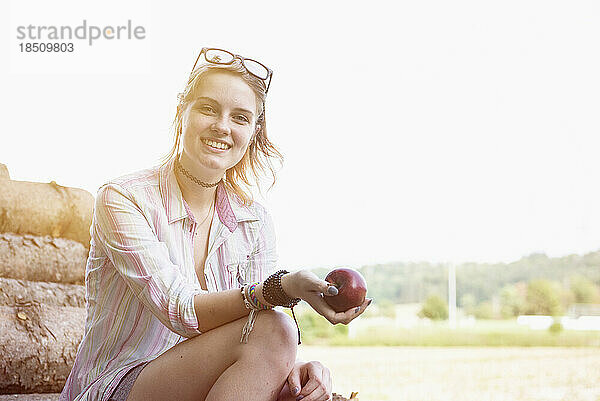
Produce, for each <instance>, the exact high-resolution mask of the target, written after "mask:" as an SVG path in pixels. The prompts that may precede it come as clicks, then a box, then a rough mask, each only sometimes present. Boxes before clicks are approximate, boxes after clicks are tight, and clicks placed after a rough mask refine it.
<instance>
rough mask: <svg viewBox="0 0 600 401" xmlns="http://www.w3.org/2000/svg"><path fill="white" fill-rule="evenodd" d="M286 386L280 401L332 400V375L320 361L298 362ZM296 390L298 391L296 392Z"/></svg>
mask: <svg viewBox="0 0 600 401" xmlns="http://www.w3.org/2000/svg"><path fill="white" fill-rule="evenodd" d="M286 384H287V385H286V386H283V389H282V392H281V393H280V397H279V398H278V400H282V401H283V400H302V401H327V400H331V373H330V372H329V369H327V368H326V367H325V366H323V364H322V363H321V362H319V361H310V362H300V361H298V362H296V364H295V365H294V367H293V368H292V371H291V372H290V374H289V375H288V378H287V383H286ZM294 388H297V389H298V391H297V392H294V391H293V390H294ZM286 389H287V390H286ZM284 393H285V394H284ZM290 393H291V394H290ZM282 396H283V397H282ZM300 397H302V398H300Z"/></svg>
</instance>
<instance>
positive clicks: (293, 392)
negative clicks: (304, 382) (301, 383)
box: [292, 387, 300, 395]
mask: <svg viewBox="0 0 600 401" xmlns="http://www.w3.org/2000/svg"><path fill="white" fill-rule="evenodd" d="M298 391H300V389H299V388H298V387H294V388H293V389H292V394H294V395H296V394H298Z"/></svg>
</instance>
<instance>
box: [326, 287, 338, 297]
mask: <svg viewBox="0 0 600 401" xmlns="http://www.w3.org/2000/svg"><path fill="white" fill-rule="evenodd" d="M327 292H328V293H329V295H337V294H338V289H337V288H335V287H334V286H332V285H330V286H329V288H328V289H327Z"/></svg>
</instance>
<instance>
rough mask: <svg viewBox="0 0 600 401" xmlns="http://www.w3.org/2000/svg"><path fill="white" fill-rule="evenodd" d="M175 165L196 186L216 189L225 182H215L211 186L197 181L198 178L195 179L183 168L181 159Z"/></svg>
mask: <svg viewBox="0 0 600 401" xmlns="http://www.w3.org/2000/svg"><path fill="white" fill-rule="evenodd" d="M175 164H176V165H177V168H178V169H179V170H180V171H181V172H182V173H183V175H185V176H186V177H187V178H189V179H190V180H192V181H194V182H195V183H196V184H198V185H202V186H203V187H204V188H211V187H214V186H215V185H217V184H219V183H220V182H221V181H222V180H223V179H222V178H221V179H220V180H219V181H217V182H215V183H214V184H209V183H206V182H204V181H200V180H199V179H197V178H196V177H194V176H193V175H191V174H190V173H189V172H188V171H187V170H186V169H184V168H183V166H182V165H181V163H180V162H179V159H175Z"/></svg>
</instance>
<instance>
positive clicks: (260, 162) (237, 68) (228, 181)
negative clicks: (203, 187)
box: [161, 58, 283, 205]
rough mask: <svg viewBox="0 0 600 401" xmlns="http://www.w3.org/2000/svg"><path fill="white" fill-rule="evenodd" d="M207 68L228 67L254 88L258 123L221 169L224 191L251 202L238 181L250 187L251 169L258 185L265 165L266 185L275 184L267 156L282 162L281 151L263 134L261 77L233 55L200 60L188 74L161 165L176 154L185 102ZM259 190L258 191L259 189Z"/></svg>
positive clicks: (265, 133)
mask: <svg viewBox="0 0 600 401" xmlns="http://www.w3.org/2000/svg"><path fill="white" fill-rule="evenodd" d="M211 71H228V72H231V73H234V74H236V75H238V76H240V77H241V78H242V79H243V80H244V81H245V82H246V83H247V84H248V85H249V86H250V88H252V90H253V91H254V94H255V95H256V103H257V105H258V118H257V120H256V123H257V124H260V131H258V133H257V134H256V135H255V136H254V137H253V139H252V140H251V141H250V144H249V145H248V149H247V150H246V153H244V156H243V157H242V159H241V160H240V161H239V162H238V163H237V164H236V165H235V166H233V167H231V168H230V169H228V170H227V171H226V172H225V179H224V181H223V183H224V184H225V188H226V189H228V190H229V191H228V192H232V193H233V194H235V195H237V197H238V199H239V201H240V202H241V203H242V204H243V205H251V204H252V202H253V198H252V193H251V192H249V191H248V192H247V191H245V190H244V188H242V183H243V184H245V185H246V186H247V187H248V188H249V187H251V184H250V181H249V179H248V173H249V172H252V175H253V176H254V180H255V181H256V183H257V184H258V188H259V191H260V190H261V189H260V177H261V175H265V174H266V171H267V168H268V169H269V170H270V173H271V176H272V178H273V183H272V184H271V186H270V187H269V189H271V188H272V187H273V185H275V181H276V175H275V169H274V168H273V164H272V162H271V159H273V158H277V159H279V161H280V165H281V164H282V163H283V155H282V154H281V153H280V152H279V150H278V149H277V148H276V147H275V145H274V144H273V143H272V142H271V141H270V140H269V138H267V128H266V118H265V110H264V102H265V97H266V93H265V91H266V86H265V81H263V80H262V79H260V78H257V77H255V76H254V75H252V74H250V73H248V71H247V70H246V68H245V67H244V66H243V64H242V63H241V62H240V60H239V59H237V58H236V59H235V60H234V61H233V63H232V64H228V65H223V64H209V63H206V64H201V65H199V66H197V67H196V68H195V69H194V71H192V73H191V74H190V77H189V79H188V82H187V85H186V86H185V89H184V91H183V92H182V93H180V94H179V96H178V97H179V104H178V105H177V113H176V114H175V119H174V120H173V126H174V129H175V133H174V135H175V141H174V143H173V146H172V148H171V150H170V152H169V153H168V154H167V155H166V156H164V157H163V158H161V160H163V162H162V165H163V166H164V165H165V164H167V163H168V162H169V161H170V160H171V159H172V158H173V157H179V154H180V144H181V127H182V123H183V111H184V110H185V106H186V105H187V103H188V102H190V101H191V100H193V98H192V96H193V94H194V93H195V92H196V89H197V88H198V87H199V86H200V84H201V83H202V81H203V77H205V76H206V74H207V73H210V72H211ZM261 193H262V191H261Z"/></svg>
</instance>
